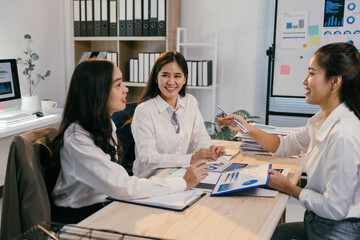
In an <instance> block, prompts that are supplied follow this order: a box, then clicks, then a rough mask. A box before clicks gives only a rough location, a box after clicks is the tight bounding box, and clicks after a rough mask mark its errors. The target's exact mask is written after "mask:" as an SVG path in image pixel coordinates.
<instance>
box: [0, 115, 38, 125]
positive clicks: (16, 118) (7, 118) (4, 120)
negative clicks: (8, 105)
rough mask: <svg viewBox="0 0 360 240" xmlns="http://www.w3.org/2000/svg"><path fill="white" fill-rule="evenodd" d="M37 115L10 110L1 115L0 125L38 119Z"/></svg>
mask: <svg viewBox="0 0 360 240" xmlns="http://www.w3.org/2000/svg"><path fill="white" fill-rule="evenodd" d="M36 118H37V117H36V115H32V114H27V113H19V112H18V111H14V112H8V113H6V114H2V115H0V127H8V126H12V125H14V124H17V123H22V122H27V121H31V120H33V119H36Z"/></svg>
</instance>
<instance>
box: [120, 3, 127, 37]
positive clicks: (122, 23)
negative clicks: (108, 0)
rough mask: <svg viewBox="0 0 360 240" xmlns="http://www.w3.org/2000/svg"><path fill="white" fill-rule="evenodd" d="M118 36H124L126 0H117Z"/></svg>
mask: <svg viewBox="0 0 360 240" xmlns="http://www.w3.org/2000/svg"><path fill="white" fill-rule="evenodd" d="M119 36H126V0H119Z"/></svg>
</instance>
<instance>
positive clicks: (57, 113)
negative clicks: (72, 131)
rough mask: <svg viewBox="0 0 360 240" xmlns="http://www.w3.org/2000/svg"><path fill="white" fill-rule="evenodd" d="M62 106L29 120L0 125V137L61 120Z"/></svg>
mask: <svg viewBox="0 0 360 240" xmlns="http://www.w3.org/2000/svg"><path fill="white" fill-rule="evenodd" d="M62 111H63V109H62V108H57V109H55V110H54V111H53V113H51V114H50V115H47V116H44V117H38V118H36V119H32V120H29V121H25V122H21V123H17V124H14V125H11V126H7V127H0V138H5V137H9V136H13V135H16V134H19V133H23V132H27V131H30V130H33V129H37V128H42V127H45V126H49V125H53V124H58V123H60V121H61V115H62Z"/></svg>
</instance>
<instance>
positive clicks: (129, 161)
mask: <svg viewBox="0 0 360 240" xmlns="http://www.w3.org/2000/svg"><path fill="white" fill-rule="evenodd" d="M136 106H137V102H131V103H127V104H126V108H125V109H124V110H123V111H119V112H115V113H114V114H113V115H112V119H113V121H114V123H115V125H116V134H117V136H118V138H119V141H120V142H121V144H122V149H123V157H122V161H121V163H122V165H123V166H124V168H125V169H126V171H127V172H128V173H129V175H133V172H132V166H133V162H134V160H135V141H134V138H133V135H132V132H131V124H126V125H124V124H125V123H126V121H127V120H129V119H130V118H131V117H132V115H133V114H134V111H135V108H136Z"/></svg>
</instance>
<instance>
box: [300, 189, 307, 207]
mask: <svg viewBox="0 0 360 240" xmlns="http://www.w3.org/2000/svg"><path fill="white" fill-rule="evenodd" d="M309 192H310V190H309V189H306V188H303V190H301V192H300V195H299V202H300V203H301V205H302V206H303V207H304V208H305V209H306V210H309V207H308V206H307V204H306V198H307V196H308V195H309Z"/></svg>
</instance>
